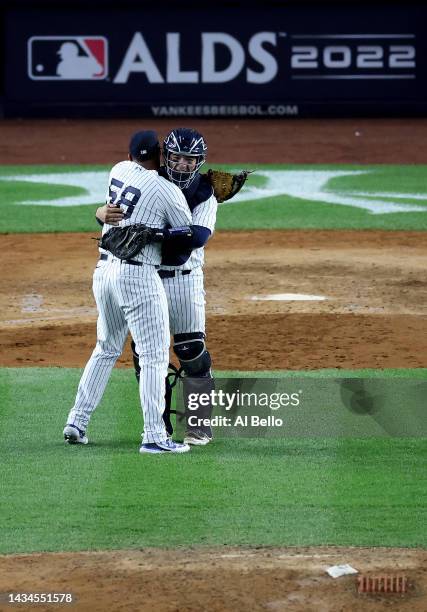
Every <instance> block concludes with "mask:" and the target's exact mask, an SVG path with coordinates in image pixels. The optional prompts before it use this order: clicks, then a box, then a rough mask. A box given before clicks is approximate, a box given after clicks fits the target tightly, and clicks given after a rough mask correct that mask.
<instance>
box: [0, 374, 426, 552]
mask: <svg viewBox="0 0 427 612" xmlns="http://www.w3.org/2000/svg"><path fill="white" fill-rule="evenodd" d="M80 373H81V371H80V370H77V369H61V368H52V369H37V368H27V369H8V368H6V369H3V370H1V371H0V393H1V397H2V398H4V399H3V402H2V411H1V418H0V424H1V429H2V445H1V448H2V457H3V474H2V496H1V502H0V503H1V517H2V537H1V540H0V552H2V553H11V552H29V551H40V550H87V549H105V548H133V547H138V548H139V547H144V546H190V545H223V544H230V545H231V544H236V545H237V544H242V545H243V544H244V545H309V544H312V545H321V544H336V545H353V546H354V545H359V546H368V545H369V546H375V545H377V546H380V545H382V546H425V545H426V544H427V539H426V532H425V525H426V524H427V508H426V506H427V504H426V487H425V484H426V482H425V480H426V473H427V470H426V468H427V449H426V444H425V439H417V438H370V439H361V438H358V439H351V438H345V439H337V438H320V439H313V438H312V439H310V438H308V439H304V438H298V439H295V438H286V437H283V438H279V439H278V438H275V439H261V438H259V439H231V440H230V439H224V438H222V439H217V440H216V441H215V442H214V443H212V444H211V445H209V446H207V447H206V448H204V449H197V448H195V449H193V450H192V451H191V453H189V454H188V455H184V456H170V455H169V456H164V455H161V456H157V457H153V456H141V455H139V453H138V447H139V442H140V438H139V435H140V431H141V428H142V417H141V414H140V409H139V407H138V396H137V389H136V385H135V383H134V380H133V374H132V372H131V371H129V370H116V371H114V372H113V376H112V379H111V381H110V384H109V387H108V388H107V392H106V394H105V396H104V399H103V401H102V403H101V405H100V406H99V407H98V409H97V412H96V413H95V414H94V416H93V419H92V422H91V425H90V429H89V431H88V434H89V437H90V440H91V444H89V445H88V446H68V445H65V444H64V442H63V440H62V428H63V425H64V419H65V417H66V413H67V411H68V408H69V407H70V405H71V404H72V401H73V398H74V393H75V391H76V387H77V383H78V380H79V376H80ZM319 374H321V375H322V376H324V375H328V373H327V372H321V373H319V372H317V373H316V372H311V373H307V376H319ZM357 374H358V373H356V376H357ZM371 374H372V375H373V376H375V373H372V372H369V371H367V372H365V375H371ZM276 375H277V376H292V373H277V374H276ZM329 375H330V376H334V377H337V376H343V377H352V376H353V375H354V374H353V373H352V372H340V373H339V372H338V371H334V370H331V371H329ZM377 375H378V372H377ZM387 375H389V376H398V377H400V376H409V373H408V372H407V371H405V370H403V371H401V370H398V371H390V372H387V371H384V372H381V376H387ZM416 375H417V376H418V377H420V378H423V379H427V372H426V371H425V370H420V371H417V373H416Z"/></svg>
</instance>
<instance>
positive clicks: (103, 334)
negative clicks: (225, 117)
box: [67, 161, 191, 443]
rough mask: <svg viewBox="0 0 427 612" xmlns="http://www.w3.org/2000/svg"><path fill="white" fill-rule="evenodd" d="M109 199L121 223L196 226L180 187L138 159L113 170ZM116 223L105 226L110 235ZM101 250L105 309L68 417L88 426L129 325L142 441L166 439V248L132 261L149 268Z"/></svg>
mask: <svg viewBox="0 0 427 612" xmlns="http://www.w3.org/2000/svg"><path fill="white" fill-rule="evenodd" d="M109 201H110V202H111V203H114V204H118V205H120V206H121V207H122V208H124V210H125V211H126V213H125V217H124V219H123V221H121V222H120V225H130V224H132V223H145V224H146V225H148V226H150V227H165V226H166V225H170V226H172V227H176V226H182V225H188V224H189V223H191V213H190V210H189V208H188V205H187V202H186V200H185V198H184V196H183V194H182V193H181V191H180V190H179V189H178V187H176V186H175V185H173V184H172V183H170V182H168V181H167V180H165V179H164V178H162V177H160V176H159V175H158V174H157V172H156V171H154V170H146V169H145V168H143V167H142V166H140V165H139V164H137V163H136V162H133V161H132V162H130V161H124V162H120V163H119V164H117V165H116V166H114V167H113V169H112V170H111V172H110V178H109ZM110 227H111V226H110V225H107V224H105V225H104V227H103V233H105V232H106V231H108V229H109V228H110ZM100 251H101V257H102V259H101V260H100V261H99V262H98V264H97V266H96V268H95V272H94V276H93V292H94V296H95V300H96V304H97V307H98V312H99V316H98V323H97V343H96V347H95V349H94V351H93V353H92V355H91V357H90V359H89V361H88V363H87V365H86V367H85V370H84V372H83V375H82V378H81V380H80V383H79V387H78V390H77V396H76V400H75V404H74V406H73V408H72V409H71V411H70V413H69V416H68V421H67V422H68V423H70V424H73V425H75V426H77V427H78V428H79V429H81V430H83V431H85V430H86V428H87V426H88V424H89V420H90V416H91V414H92V412H93V411H94V410H95V408H96V407H97V405H98V404H99V402H100V401H101V398H102V395H103V393H104V390H105V387H106V385H107V382H108V379H109V377H110V374H111V370H112V368H113V366H114V364H115V362H116V360H117V358H118V357H119V356H120V354H121V353H122V350H123V345H124V342H125V340H126V337H127V334H128V331H129V330H130V332H131V334H132V337H133V339H134V341H135V343H136V347H137V351H138V354H139V363H140V367H141V378H140V385H139V390H140V399H141V406H142V411H143V415H144V434H143V443H152V442H162V441H164V440H166V437H167V436H166V431H165V427H164V423H163V420H162V414H163V411H164V380H165V376H166V374H167V367H168V359H169V325H168V310H167V300H166V295H165V291H164V289H163V285H162V282H161V280H160V277H159V275H158V273H157V270H158V266H159V264H160V260H161V252H160V245H159V244H157V243H153V244H150V245H148V246H146V247H145V249H144V250H143V251H142V252H141V253H138V254H137V255H136V256H135V257H134V259H133V260H132V261H137V262H140V263H141V264H143V265H131V264H129V263H126V262H122V261H120V260H118V259H117V258H115V257H113V256H112V255H111V254H108V252H106V251H102V250H101V249H100Z"/></svg>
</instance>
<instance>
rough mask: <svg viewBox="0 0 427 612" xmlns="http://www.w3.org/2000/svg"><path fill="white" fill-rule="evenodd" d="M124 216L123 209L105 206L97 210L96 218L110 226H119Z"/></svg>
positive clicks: (109, 205)
mask: <svg viewBox="0 0 427 612" xmlns="http://www.w3.org/2000/svg"><path fill="white" fill-rule="evenodd" d="M124 214H125V211H124V210H123V208H119V207H117V206H114V205H111V204H105V205H104V206H100V207H99V208H98V209H97V210H96V218H97V219H99V220H100V221H102V223H108V225H118V224H119V223H120V221H121V220H122V219H123V217H124Z"/></svg>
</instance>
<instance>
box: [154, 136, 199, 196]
mask: <svg viewBox="0 0 427 612" xmlns="http://www.w3.org/2000/svg"><path fill="white" fill-rule="evenodd" d="M207 151H208V147H207V145H206V142H205V140H204V138H203V136H202V135H201V134H200V133H199V132H197V131H196V130H193V129H191V128H176V129H175V130H172V132H170V133H169V134H168V135H167V136H166V138H165V140H164V141H163V160H164V164H165V167H166V172H167V175H168V177H169V180H170V181H172V183H175V185H177V186H178V187H179V188H180V189H185V188H186V187H188V186H189V185H190V184H191V182H192V181H193V180H194V178H195V176H196V173H197V172H198V171H199V169H200V167H201V166H202V165H203V164H204V163H205V160H206V154H207ZM171 156H175V157H172V159H171ZM176 156H183V157H187V158H192V159H194V160H195V164H194V166H192V167H191V169H190V170H187V171H184V172H183V171H182V170H175V167H176V163H177V157H176ZM193 163H194V162H193Z"/></svg>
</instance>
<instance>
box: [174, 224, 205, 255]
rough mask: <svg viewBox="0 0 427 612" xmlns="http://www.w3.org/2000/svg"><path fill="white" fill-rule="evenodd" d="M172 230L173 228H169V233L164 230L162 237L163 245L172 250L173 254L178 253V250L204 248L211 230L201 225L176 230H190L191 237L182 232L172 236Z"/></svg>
mask: <svg viewBox="0 0 427 612" xmlns="http://www.w3.org/2000/svg"><path fill="white" fill-rule="evenodd" d="M174 229H175V228H171V230H170V231H171V233H169V230H168V229H166V230H164V231H163V236H164V241H165V243H167V244H168V246H169V248H171V249H174V250H175V252H179V250H180V249H191V250H193V249H199V248H200V247H202V246H205V244H206V243H207V241H208V240H209V236H210V235H211V230H210V229H208V228H207V227H203V226H202V225H190V226H188V228H178V229H180V230H181V229H182V230H184V229H188V230H190V233H191V235H188V234H187V235H186V234H185V233H184V232H180V233H178V234H173V233H172V232H173V230H174Z"/></svg>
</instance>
